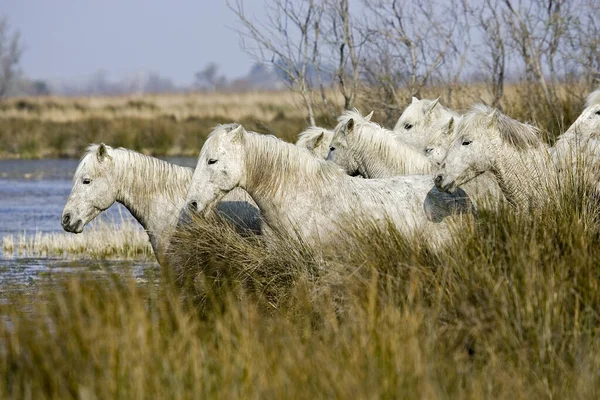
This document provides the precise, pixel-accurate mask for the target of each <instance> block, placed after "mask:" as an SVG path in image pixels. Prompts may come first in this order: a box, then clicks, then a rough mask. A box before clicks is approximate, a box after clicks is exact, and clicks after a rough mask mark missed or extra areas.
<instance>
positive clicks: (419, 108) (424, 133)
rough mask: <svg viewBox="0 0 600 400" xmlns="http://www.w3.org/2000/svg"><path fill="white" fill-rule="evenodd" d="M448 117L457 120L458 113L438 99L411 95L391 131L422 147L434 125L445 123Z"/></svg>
mask: <svg viewBox="0 0 600 400" xmlns="http://www.w3.org/2000/svg"><path fill="white" fill-rule="evenodd" d="M450 118H454V119H455V120H458V119H459V118H460V115H459V114H457V113H456V112H455V111H453V110H451V109H449V108H446V107H444V106H443V105H441V104H440V102H439V99H435V100H428V99H422V100H419V99H417V98H416V97H413V98H412V102H411V103H410V104H409V105H408V107H406V109H405V110H404V112H403V113H402V115H401V116H400V118H398V122H396V126H394V130H393V131H394V134H395V135H396V137H398V139H400V140H402V141H404V142H405V143H409V144H411V145H413V146H415V147H417V148H419V149H424V148H425V147H426V146H427V144H428V136H429V135H430V133H431V130H432V128H433V127H434V125H435V124H439V123H447V122H448V121H449V120H450Z"/></svg>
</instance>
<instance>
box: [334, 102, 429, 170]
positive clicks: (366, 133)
mask: <svg viewBox="0 0 600 400" xmlns="http://www.w3.org/2000/svg"><path fill="white" fill-rule="evenodd" d="M350 119H354V130H355V133H354V135H352V137H353V140H352V142H353V143H354V144H353V146H355V148H359V149H361V150H363V151H364V153H365V154H366V153H372V154H375V155H376V156H377V157H378V158H380V159H381V160H383V161H384V162H385V163H386V164H392V165H398V164H401V165H402V167H403V168H407V167H406V166H407V165H411V164H414V163H415V161H417V162H422V164H423V165H422V167H423V168H429V166H430V164H431V163H430V162H429V160H428V159H427V158H426V157H425V155H424V154H422V153H421V151H419V150H418V149H417V148H415V147H413V146H411V145H410V144H408V143H405V142H403V141H402V140H401V139H398V138H397V136H396V135H395V133H394V132H393V131H391V130H389V129H386V128H384V127H382V126H381V125H379V124H377V123H375V122H372V121H370V120H368V119H366V118H365V117H363V116H362V115H361V114H360V112H359V111H358V110H356V109H354V110H352V111H345V112H344V113H343V114H342V115H341V116H340V117H339V118H338V121H339V122H338V125H337V126H336V129H335V132H336V133H337V132H339V130H340V129H341V128H342V127H343V126H345V125H346V124H347V123H348V121H350ZM359 130H360V131H359ZM415 157H416V159H415ZM416 167H419V166H418V165H416Z"/></svg>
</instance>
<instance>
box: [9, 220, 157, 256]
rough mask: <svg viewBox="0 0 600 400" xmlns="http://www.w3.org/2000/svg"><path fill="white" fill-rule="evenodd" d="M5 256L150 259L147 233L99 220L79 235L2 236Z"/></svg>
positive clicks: (129, 223)
mask: <svg viewBox="0 0 600 400" xmlns="http://www.w3.org/2000/svg"><path fill="white" fill-rule="evenodd" d="M2 249H3V251H4V255H5V256H11V255H18V256H20V257H82V256H84V257H91V258H125V259H133V258H151V257H153V252H152V247H151V246H150V242H149V240H148V234H147V233H146V232H145V231H144V230H143V229H142V228H141V227H140V226H139V225H138V224H137V223H136V222H132V221H130V220H126V219H124V218H121V220H120V221H116V220H112V221H105V220H98V221H94V222H92V223H91V224H89V225H88V226H86V227H85V229H84V231H83V232H82V233H80V234H77V235H76V234H73V233H67V232H39V231H38V232H27V231H24V232H22V233H19V234H16V235H6V236H4V237H3V238H2Z"/></svg>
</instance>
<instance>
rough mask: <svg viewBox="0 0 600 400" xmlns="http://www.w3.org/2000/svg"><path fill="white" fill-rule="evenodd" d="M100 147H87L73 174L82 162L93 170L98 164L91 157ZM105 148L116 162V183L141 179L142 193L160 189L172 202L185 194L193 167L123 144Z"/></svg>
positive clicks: (94, 145)
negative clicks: (159, 157)
mask: <svg viewBox="0 0 600 400" xmlns="http://www.w3.org/2000/svg"><path fill="white" fill-rule="evenodd" d="M99 147H100V145H98V144H92V145H90V146H88V148H87V150H86V153H85V155H84V156H83V157H82V160H81V162H80V163H79V165H78V167H77V170H76V171H75V176H77V175H78V173H79V172H80V171H81V169H82V168H83V166H84V165H89V166H90V167H91V168H92V171H94V168H96V167H97V166H98V165H99V163H98V162H97V161H96V160H94V161H93V162H90V161H91V160H90V158H93V157H96V153H97V151H98V148H99ZM105 147H106V150H107V154H108V156H109V157H110V158H112V160H113V162H114V163H115V166H116V174H117V175H116V176H115V179H116V180H117V182H119V183H123V182H131V181H132V180H133V179H135V180H136V181H138V182H142V184H140V185H139V187H138V190H142V193H140V194H141V195H143V196H148V197H150V196H152V195H154V194H155V193H157V192H160V193H161V194H163V195H165V196H167V198H169V199H170V200H173V202H174V201H175V200H176V198H179V197H181V194H182V193H183V195H184V196H185V193H186V192H187V189H188V186H189V184H190V182H191V180H192V175H193V173H194V170H193V169H192V168H188V167H183V166H180V165H176V164H172V163H169V162H167V161H163V160H160V159H158V158H155V157H151V156H147V155H145V154H141V153H138V152H137V151H134V150H130V149H126V148H123V147H117V148H113V147H111V146H106V145H105Z"/></svg>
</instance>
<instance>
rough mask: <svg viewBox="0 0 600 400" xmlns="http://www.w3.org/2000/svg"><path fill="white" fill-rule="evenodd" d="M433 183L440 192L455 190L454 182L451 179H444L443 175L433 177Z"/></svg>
mask: <svg viewBox="0 0 600 400" xmlns="http://www.w3.org/2000/svg"><path fill="white" fill-rule="evenodd" d="M433 183H434V184H435V187H436V188H438V190H440V191H442V192H448V193H454V192H455V191H456V184H455V182H454V181H453V180H452V181H450V180H448V179H447V178H446V179H444V175H442V174H438V175H436V177H435V178H433Z"/></svg>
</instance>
